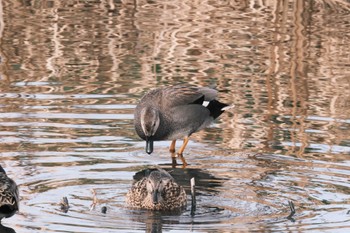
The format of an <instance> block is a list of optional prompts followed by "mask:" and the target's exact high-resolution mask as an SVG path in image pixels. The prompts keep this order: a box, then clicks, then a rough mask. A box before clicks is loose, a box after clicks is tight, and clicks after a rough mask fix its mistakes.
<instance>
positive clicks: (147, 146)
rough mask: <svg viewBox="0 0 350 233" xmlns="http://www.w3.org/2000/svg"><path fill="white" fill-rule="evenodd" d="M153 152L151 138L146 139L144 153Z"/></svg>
mask: <svg viewBox="0 0 350 233" xmlns="http://www.w3.org/2000/svg"><path fill="white" fill-rule="evenodd" d="M152 152H153V140H152V139H147V140H146V153H147V154H151V153H152Z"/></svg>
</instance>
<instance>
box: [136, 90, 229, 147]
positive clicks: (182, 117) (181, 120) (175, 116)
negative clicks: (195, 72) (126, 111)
mask: <svg viewBox="0 0 350 233" xmlns="http://www.w3.org/2000/svg"><path fill="white" fill-rule="evenodd" d="M216 96H217V91H216V90H214V89H211V88H207V87H196V86H186V85H177V86H169V87H163V88H157V89H154V90H151V91H149V92H148V93H146V94H145V95H144V96H143V97H142V99H141V100H140V102H139V103H138V105H137V106H136V109H135V114H134V125H135V130H136V132H137V134H138V135H139V136H140V138H142V139H143V140H146V152H147V153H149V154H150V153H152V151H153V141H160V140H176V139H184V138H186V137H189V136H190V135H191V134H192V133H194V132H197V131H199V130H201V129H203V128H205V127H207V126H208V125H210V123H211V122H212V121H213V120H214V119H215V118H217V117H218V116H220V114H221V113H223V112H224V110H225V107H227V106H228V105H227V104H223V103H220V102H219V101H217V100H215V98H216ZM204 101H208V102H209V104H208V105H207V106H204V105H203V102H204ZM149 142H150V143H149ZM149 144H151V145H149Z"/></svg>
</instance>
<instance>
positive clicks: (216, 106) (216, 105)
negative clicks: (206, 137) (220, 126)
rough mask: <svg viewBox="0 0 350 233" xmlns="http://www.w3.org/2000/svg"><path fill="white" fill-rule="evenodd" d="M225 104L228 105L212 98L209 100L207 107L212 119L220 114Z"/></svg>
mask: <svg viewBox="0 0 350 233" xmlns="http://www.w3.org/2000/svg"><path fill="white" fill-rule="evenodd" d="M226 106H228V105H227V104H224V103H221V102H219V101H217V100H212V101H210V102H209V104H208V106H207V109H208V110H209V111H210V116H212V117H214V119H216V118H218V117H219V116H220V115H221V113H223V112H224V111H223V110H222V109H223V108H224V107H226Z"/></svg>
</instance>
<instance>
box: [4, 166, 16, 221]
mask: <svg viewBox="0 0 350 233" xmlns="http://www.w3.org/2000/svg"><path fill="white" fill-rule="evenodd" d="M18 206H19V195H18V188H17V185H16V183H15V182H14V181H13V180H12V179H10V178H9V177H8V176H7V175H6V172H5V170H4V169H3V168H2V167H1V166H0V221H1V219H2V218H9V217H11V216H13V215H14V214H15V213H16V212H17V211H18Z"/></svg>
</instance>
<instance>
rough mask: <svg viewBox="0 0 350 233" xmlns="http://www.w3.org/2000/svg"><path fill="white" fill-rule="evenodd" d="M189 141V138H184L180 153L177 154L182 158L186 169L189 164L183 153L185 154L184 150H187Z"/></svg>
mask: <svg viewBox="0 0 350 233" xmlns="http://www.w3.org/2000/svg"><path fill="white" fill-rule="evenodd" d="M189 140H190V138H189V137H185V138H184V142H183V144H182V146H181V147H180V149H179V152H177V155H178V156H179V157H180V159H181V161H182V165H183V166H184V167H186V166H187V163H186V160H185V158H184V156H183V152H184V150H185V148H186V146H187V143H188V141H189Z"/></svg>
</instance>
